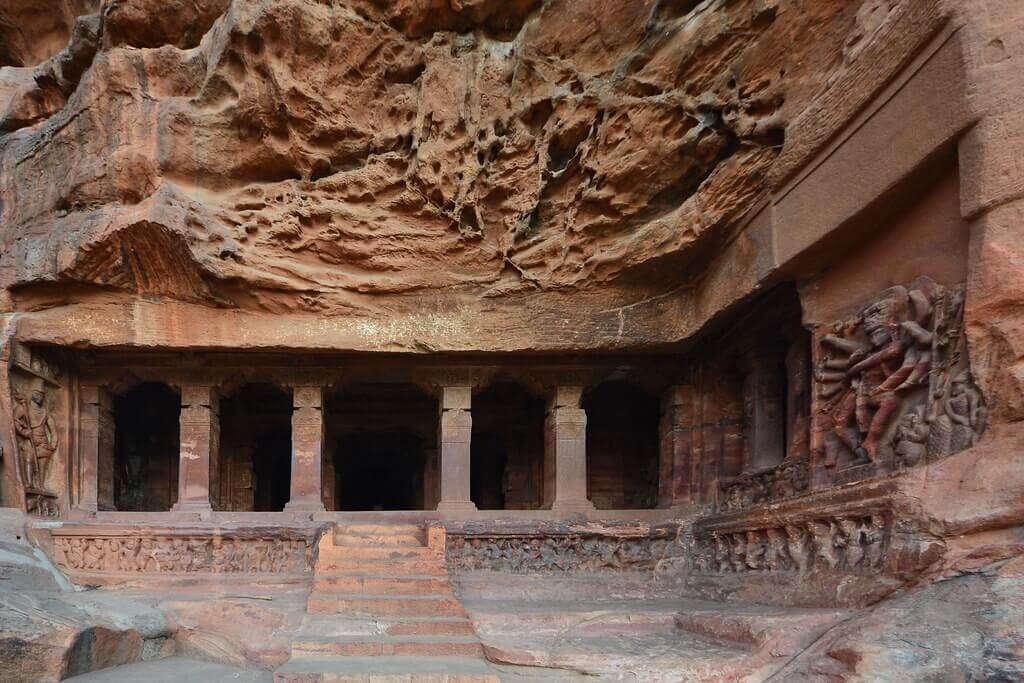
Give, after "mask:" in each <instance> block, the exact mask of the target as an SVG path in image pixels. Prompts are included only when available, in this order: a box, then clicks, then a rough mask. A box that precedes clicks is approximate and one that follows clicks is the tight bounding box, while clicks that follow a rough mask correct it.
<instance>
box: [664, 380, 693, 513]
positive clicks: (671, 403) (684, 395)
mask: <svg viewBox="0 0 1024 683" xmlns="http://www.w3.org/2000/svg"><path fill="white" fill-rule="evenodd" d="M692 426H693V387H690V386H672V387H669V388H668V389H667V390H666V391H665V393H664V394H663V395H662V399H661V423H660V425H659V427H660V436H661V441H660V443H661V450H660V453H659V461H658V507H662V508H667V507H672V506H674V505H683V504H686V503H688V502H690V483H691V476H692V475H691V471H690V438H691V436H690V429H691V427H692Z"/></svg>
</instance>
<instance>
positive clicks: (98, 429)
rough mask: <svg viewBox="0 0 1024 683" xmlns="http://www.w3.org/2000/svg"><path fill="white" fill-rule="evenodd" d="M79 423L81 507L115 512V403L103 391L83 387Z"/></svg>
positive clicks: (98, 388)
mask: <svg viewBox="0 0 1024 683" xmlns="http://www.w3.org/2000/svg"><path fill="white" fill-rule="evenodd" d="M80 396H81V413H80V415H79V421H78V439H79V440H78V443H79V444H80V446H79V461H78V462H79V470H78V471H79V478H78V486H79V488H78V504H77V506H76V507H78V509H79V510H82V511H83V512H96V511H97V510H113V509H114V399H113V397H112V396H111V395H110V392H108V391H107V390H106V389H104V388H103V387H98V386H94V385H83V386H82V387H81V389H80Z"/></svg>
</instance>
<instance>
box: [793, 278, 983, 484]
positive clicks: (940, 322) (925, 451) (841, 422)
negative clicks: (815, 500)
mask: <svg viewBox="0 0 1024 683" xmlns="http://www.w3.org/2000/svg"><path fill="white" fill-rule="evenodd" d="M963 305H964V287H963V286H959V287H954V288H947V287H944V286H941V285H938V284H936V283H935V282H933V281H932V280H929V279H927V278H920V279H918V280H915V281H914V282H913V283H911V284H910V285H908V286H897V287H891V288H890V289H888V290H885V291H884V292H882V293H881V294H880V295H879V296H878V297H877V298H876V300H875V301H873V302H872V303H870V304H869V305H868V306H866V307H865V308H863V309H862V310H861V311H860V313H859V314H858V315H856V316H854V317H852V318H850V319H847V320H840V321H836V322H835V323H833V324H831V325H827V326H821V327H819V328H818V329H817V330H815V334H814V416H813V420H814V427H813V431H812V446H813V450H814V454H815V460H816V462H818V463H820V465H821V466H822V467H823V468H824V469H823V471H824V472H825V473H826V474H825V477H826V479H828V480H829V481H832V482H834V483H845V482H847V481H852V480H856V479H861V478H864V477H866V476H872V475H874V474H877V473H880V472H886V471H891V470H893V469H898V468H901V467H912V466H914V465H919V464H923V463H925V462H928V461H932V460H935V459H938V458H943V457H946V456H949V455H952V454H954V453H957V452H959V451H961V450H964V449H965V448H969V447H970V446H972V445H974V443H976V441H977V439H978V438H979V436H980V435H981V433H982V431H983V430H984V428H985V419H986V411H985V406H984V402H983V401H982V397H981V394H980V392H979V391H978V389H977V387H976V386H975V385H974V382H973V381H972V379H971V374H970V369H969V366H968V359H967V349H966V340H965V338H964V333H963Z"/></svg>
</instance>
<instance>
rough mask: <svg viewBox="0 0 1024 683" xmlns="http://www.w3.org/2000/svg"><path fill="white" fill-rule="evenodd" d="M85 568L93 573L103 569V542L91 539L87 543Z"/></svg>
mask: <svg viewBox="0 0 1024 683" xmlns="http://www.w3.org/2000/svg"><path fill="white" fill-rule="evenodd" d="M85 544H86V545H85V553H84V563H83V564H84V567H85V569H88V570H92V571H99V570H101V569H103V541H101V540H99V539H95V538H92V539H89V540H88V541H86V542H85Z"/></svg>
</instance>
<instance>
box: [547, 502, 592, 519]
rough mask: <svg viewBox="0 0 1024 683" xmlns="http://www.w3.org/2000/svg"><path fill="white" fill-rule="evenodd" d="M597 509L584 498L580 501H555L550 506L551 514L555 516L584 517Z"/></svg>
mask: <svg viewBox="0 0 1024 683" xmlns="http://www.w3.org/2000/svg"><path fill="white" fill-rule="evenodd" d="M596 509H597V508H595V507H594V504H593V503H591V502H590V501H589V500H587V499H586V498H584V499H582V500H556V501H555V502H554V503H552V504H551V512H553V513H554V514H555V515H557V516H560V517H561V516H568V515H585V514H587V513H588V512H593V511H594V510H596Z"/></svg>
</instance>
